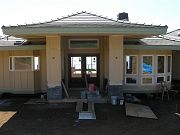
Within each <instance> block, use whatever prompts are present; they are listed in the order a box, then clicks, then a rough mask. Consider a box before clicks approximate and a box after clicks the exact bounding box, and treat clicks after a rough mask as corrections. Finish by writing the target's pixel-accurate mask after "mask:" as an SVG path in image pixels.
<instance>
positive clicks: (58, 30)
mask: <svg viewBox="0 0 180 135" xmlns="http://www.w3.org/2000/svg"><path fill="white" fill-rule="evenodd" d="M2 30H3V33H4V34H5V35H13V36H16V35H33V34H43V35H46V34H135V35H143V34H146V35H161V34H165V33H166V32H167V26H159V27H2Z"/></svg>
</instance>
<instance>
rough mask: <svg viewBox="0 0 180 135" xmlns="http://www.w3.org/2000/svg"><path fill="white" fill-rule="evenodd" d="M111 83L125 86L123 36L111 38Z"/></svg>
mask: <svg viewBox="0 0 180 135" xmlns="http://www.w3.org/2000/svg"><path fill="white" fill-rule="evenodd" d="M109 83H110V85H123V36H121V35H117V36H116V35H113V36H109Z"/></svg>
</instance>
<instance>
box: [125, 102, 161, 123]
mask: <svg viewBox="0 0 180 135" xmlns="http://www.w3.org/2000/svg"><path fill="white" fill-rule="evenodd" d="M125 107H126V116H133V117H141V118H151V119H158V118H157V117H156V115H155V114H154V113H153V111H152V110H151V109H150V107H148V106H145V105H140V104H133V103H125Z"/></svg>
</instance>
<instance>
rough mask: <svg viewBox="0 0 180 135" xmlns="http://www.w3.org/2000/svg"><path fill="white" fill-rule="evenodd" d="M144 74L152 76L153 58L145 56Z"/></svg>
mask: <svg viewBox="0 0 180 135" xmlns="http://www.w3.org/2000/svg"><path fill="white" fill-rule="evenodd" d="M142 73H143V74H152V73H153V57H152V56H143V63H142Z"/></svg>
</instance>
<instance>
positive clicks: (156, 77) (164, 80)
mask: <svg viewBox="0 0 180 135" xmlns="http://www.w3.org/2000/svg"><path fill="white" fill-rule="evenodd" d="M158 77H163V78H164V80H163V81H165V79H166V78H165V76H157V77H156V84H160V83H158V82H157V78H158Z"/></svg>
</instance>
